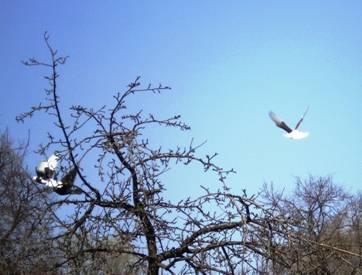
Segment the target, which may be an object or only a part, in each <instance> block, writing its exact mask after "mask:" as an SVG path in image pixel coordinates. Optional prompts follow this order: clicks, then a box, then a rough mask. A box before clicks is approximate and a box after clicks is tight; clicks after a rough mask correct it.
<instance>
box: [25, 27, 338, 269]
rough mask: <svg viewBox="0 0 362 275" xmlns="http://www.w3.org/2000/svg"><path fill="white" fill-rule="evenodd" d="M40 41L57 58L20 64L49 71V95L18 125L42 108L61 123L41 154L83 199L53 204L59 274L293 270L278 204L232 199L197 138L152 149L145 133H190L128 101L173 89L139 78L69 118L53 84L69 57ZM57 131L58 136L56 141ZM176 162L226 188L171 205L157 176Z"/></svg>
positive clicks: (242, 196)
mask: <svg viewBox="0 0 362 275" xmlns="http://www.w3.org/2000/svg"><path fill="white" fill-rule="evenodd" d="M44 38H45V43H46V45H47V48H48V50H49V52H50V56H51V61H50V62H43V61H39V60H37V59H35V58H31V59H29V60H28V61H26V62H24V63H25V65H27V66H42V67H46V68H49V70H50V74H49V75H47V76H46V79H47V80H48V82H49V88H48V89H46V98H45V101H44V102H42V103H40V104H38V105H36V106H33V107H32V108H31V110H30V111H29V112H25V113H23V114H21V115H19V117H18V120H19V121H24V119H26V118H28V117H31V116H32V115H33V114H34V113H35V112H39V111H44V112H45V113H46V114H49V115H50V117H52V118H54V119H55V121H54V122H55V124H56V129H54V130H53V131H52V132H51V133H49V134H48V141H47V142H46V143H45V144H43V145H41V146H40V148H39V153H44V152H45V151H49V150H55V149H56V150H58V151H60V153H61V154H62V161H61V166H62V169H63V170H64V171H65V170H69V169H70V167H76V169H77V175H78V182H77V184H78V185H79V186H80V187H81V188H82V190H83V195H80V196H68V197H58V199H57V200H56V201H54V202H52V203H51V204H50V205H49V207H51V209H53V208H54V209H53V215H54V219H55V220H56V231H55V232H57V234H56V236H54V240H57V241H58V247H59V249H60V250H61V251H62V253H63V254H64V255H65V258H64V260H62V261H59V262H58V263H57V264H56V267H57V268H58V269H59V270H63V269H64V270H67V271H68V272H75V273H77V269H78V268H80V267H79V263H80V265H81V266H82V268H84V264H89V267H90V268H92V269H93V268H96V266H95V264H94V263H95V262H96V261H97V259H100V258H102V257H103V256H101V255H106V256H105V257H111V258H116V257H117V256H116V255H119V257H123V256H124V255H131V256H130V258H129V259H130V264H129V265H128V267H129V268H131V269H132V267H133V272H134V273H133V274H136V273H137V272H140V271H142V270H146V272H147V274H159V273H160V272H166V273H169V274H209V273H211V272H215V273H220V274H240V273H241V274H252V272H255V273H258V274H259V273H260V272H262V270H263V269H264V266H265V263H266V264H267V266H268V265H269V262H272V263H273V264H274V265H275V266H277V265H278V267H280V268H285V269H288V268H289V269H290V268H292V266H293V264H294V262H291V260H290V258H289V256H290V255H289V254H287V253H288V252H287V250H286V245H287V244H289V243H290V242H289V240H290V232H293V231H291V228H292V227H295V226H297V225H295V224H294V223H293V222H291V221H290V217H287V216H286V214H285V213H284V212H283V209H281V208H278V203H279V202H277V204H262V203H259V202H257V200H256V197H254V196H247V195H246V192H245V191H243V192H240V193H239V194H232V193H231V192H230V189H229V187H228V185H227V183H226V177H227V176H228V174H230V173H233V172H234V171H233V170H232V169H230V170H225V169H223V168H222V167H220V166H218V165H216V164H215V162H214V159H215V157H216V155H217V154H216V153H215V154H211V155H206V156H205V157H200V156H198V155H197V150H198V149H199V147H200V146H201V145H202V144H195V143H194V142H193V141H191V142H190V144H189V145H187V146H185V147H180V146H178V145H176V146H175V148H174V149H168V150H164V149H163V148H159V147H155V146H153V145H152V144H151V143H150V142H149V139H148V137H147V136H145V133H146V131H145V129H146V128H147V127H151V126H158V127H169V128H176V129H179V130H181V131H185V130H189V129H190V127H189V126H188V125H187V124H185V123H183V122H182V121H181V120H180V116H178V115H176V116H172V117H170V118H167V119H160V118H158V117H157V116H156V115H153V114H146V115H145V114H143V112H142V111H136V112H131V111H129V110H128V109H127V100H128V99H129V98H130V97H132V96H134V95H136V94H140V93H146V94H147V93H161V92H164V91H167V90H169V89H170V88H169V87H167V86H162V85H159V86H156V87H155V86H152V85H148V86H146V87H144V88H142V87H141V84H140V78H136V80H135V81H133V82H132V83H130V84H129V85H128V87H127V88H126V89H125V90H124V91H122V92H119V93H117V94H116V95H115V96H114V105H113V106H112V107H106V106H101V107H100V108H88V107H85V106H82V105H73V106H72V107H71V108H70V110H69V112H67V111H65V110H64V109H63V108H62V107H61V101H60V96H59V91H58V89H59V88H58V85H57V79H58V77H59V74H58V67H59V66H60V65H62V64H64V63H65V62H66V60H67V57H59V56H58V54H57V51H56V50H55V49H54V48H53V47H52V46H51V45H50V43H49V36H48V35H47V34H45V37H44ZM56 130H58V131H59V132H60V133H61V134H62V136H61V137H59V138H56V137H57V136H58V135H57V134H56ZM176 164H182V165H186V166H188V165H199V166H200V167H201V169H202V170H203V171H204V172H205V173H206V172H207V173H213V174H214V175H215V176H216V177H217V179H218V180H219V182H220V184H219V186H218V187H216V188H213V189H211V188H208V187H206V186H204V187H202V188H203V189H202V191H203V194H202V195H200V196H189V195H188V194H185V197H184V199H182V200H180V201H176V202H174V201H170V200H169V199H167V198H166V197H165V192H164V191H165V190H166V188H172V184H170V185H168V184H167V185H166V184H164V183H163V182H162V181H161V176H162V175H163V174H164V173H166V172H167V171H168V170H169V169H170V167H171V166H172V165H176ZM90 169H97V171H98V176H94V177H90V176H89V174H90ZM195 184H198V183H195ZM70 206H71V207H70ZM56 209H58V211H56ZM60 213H63V214H62V215H60ZM64 213H67V214H66V215H65V214H64ZM303 214H305V213H303ZM303 217H304V216H303ZM293 219H294V218H293ZM300 220H301V218H300V217H299V222H300ZM292 221H294V220H292ZM307 224H308V223H307ZM296 233H299V231H297V232H296ZM109 240H112V242H109ZM115 240H118V241H116V243H114V241H115ZM297 241H300V242H302V243H304V244H305V243H308V244H309V243H310V242H311V241H310V240H307V239H303V236H302V235H298V234H296V235H294V236H293V244H294V242H297ZM318 241H319V240H318V239H313V242H318ZM290 244H292V243H290ZM331 249H332V250H333V248H331ZM108 259H109V258H108ZM93 270H96V269H93ZM78 271H79V269H78ZM130 272H131V271H130Z"/></svg>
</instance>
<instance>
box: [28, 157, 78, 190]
mask: <svg viewBox="0 0 362 275" xmlns="http://www.w3.org/2000/svg"><path fill="white" fill-rule="evenodd" d="M58 160H59V154H58V153H57V152H55V153H54V154H53V155H51V156H50V158H49V159H48V160H47V161H42V162H41V163H39V165H38V166H37V167H36V169H35V170H36V176H35V177H33V181H35V182H37V183H41V184H44V185H46V186H47V187H50V188H52V190H53V191H54V192H56V193H57V194H59V195H69V194H80V193H82V190H81V189H80V188H79V187H76V186H74V181H75V177H76V175H77V169H76V168H75V167H73V168H72V169H71V170H69V172H68V173H66V174H65V175H64V176H63V178H62V179H61V180H60V181H58V180H57V179H54V175H55V169H56V167H57V164H58Z"/></svg>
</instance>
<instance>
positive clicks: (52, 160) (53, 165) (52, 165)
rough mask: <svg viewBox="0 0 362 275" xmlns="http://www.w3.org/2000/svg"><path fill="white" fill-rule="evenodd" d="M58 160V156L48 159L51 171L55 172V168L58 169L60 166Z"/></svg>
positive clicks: (54, 155)
mask: <svg viewBox="0 0 362 275" xmlns="http://www.w3.org/2000/svg"><path fill="white" fill-rule="evenodd" d="M58 160H59V157H58V156H57V155H56V154H53V155H51V156H50V157H49V159H48V167H49V169H50V170H53V171H54V170H55V168H57V165H58Z"/></svg>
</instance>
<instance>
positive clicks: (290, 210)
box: [264, 176, 362, 275]
mask: <svg viewBox="0 0 362 275" xmlns="http://www.w3.org/2000/svg"><path fill="white" fill-rule="evenodd" d="M264 194H265V197H266V199H267V203H268V204H269V206H270V207H273V208H274V215H279V216H280V217H283V219H284V220H285V221H288V222H287V223H285V224H284V225H283V227H284V228H285V232H287V235H286V236H288V238H280V237H277V238H275V240H274V243H275V245H274V253H278V254H279V256H278V257H280V258H282V259H283V261H285V262H287V263H288V268H285V267H281V266H280V265H278V264H275V262H272V264H273V265H272V267H270V265H269V266H268V268H269V270H273V271H274V272H275V273H276V274H284V273H287V272H291V273H292V274H310V275H312V274H313V275H316V274H359V273H361V272H362V269H361V266H360V264H361V251H360V249H361V246H360V243H361V241H360V237H359V236H360V235H359V234H360V229H359V214H358V213H360V212H359V211H360V208H359V207H358V205H359V204H358V201H354V202H355V204H354V206H353V204H351V196H350V195H348V194H347V193H346V192H345V191H344V190H343V189H342V188H341V187H338V186H337V185H336V184H334V183H333V180H332V178H331V177H329V176H327V177H318V178H315V177H312V176H310V177H309V178H308V179H306V180H302V179H300V178H297V181H296V189H295V191H294V193H293V194H292V195H291V196H285V195H283V194H282V193H280V192H276V191H274V190H273V189H272V188H271V187H268V188H265V192H264ZM352 232H353V233H352ZM284 236H285V235H284ZM354 244H358V245H357V246H355V245H354ZM352 246H354V248H353V247H352ZM356 248H358V249H356ZM288 274H289V273H288Z"/></svg>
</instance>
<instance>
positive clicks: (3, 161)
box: [0, 132, 55, 274]
mask: <svg viewBox="0 0 362 275" xmlns="http://www.w3.org/2000/svg"><path fill="white" fill-rule="evenodd" d="M25 149H26V146H20V147H18V148H15V147H14V146H13V145H12V142H11V140H10V138H9V135H8V133H7V132H5V133H2V134H1V135H0V273H1V274H29V273H38V272H50V270H51V269H52V268H53V265H54V264H55V261H54V262H53V263H52V261H51V256H52V253H51V250H50V248H51V244H50V242H49V241H47V239H48V238H49V237H50V231H51V219H50V216H49V215H48V212H47V209H46V207H45V202H48V201H51V198H50V197H48V195H47V194H46V193H44V192H40V191H39V190H38V189H37V188H36V186H34V184H33V183H32V181H31V179H30V176H29V173H28V171H26V169H25V168H24V163H23V161H24V154H25Z"/></svg>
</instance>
